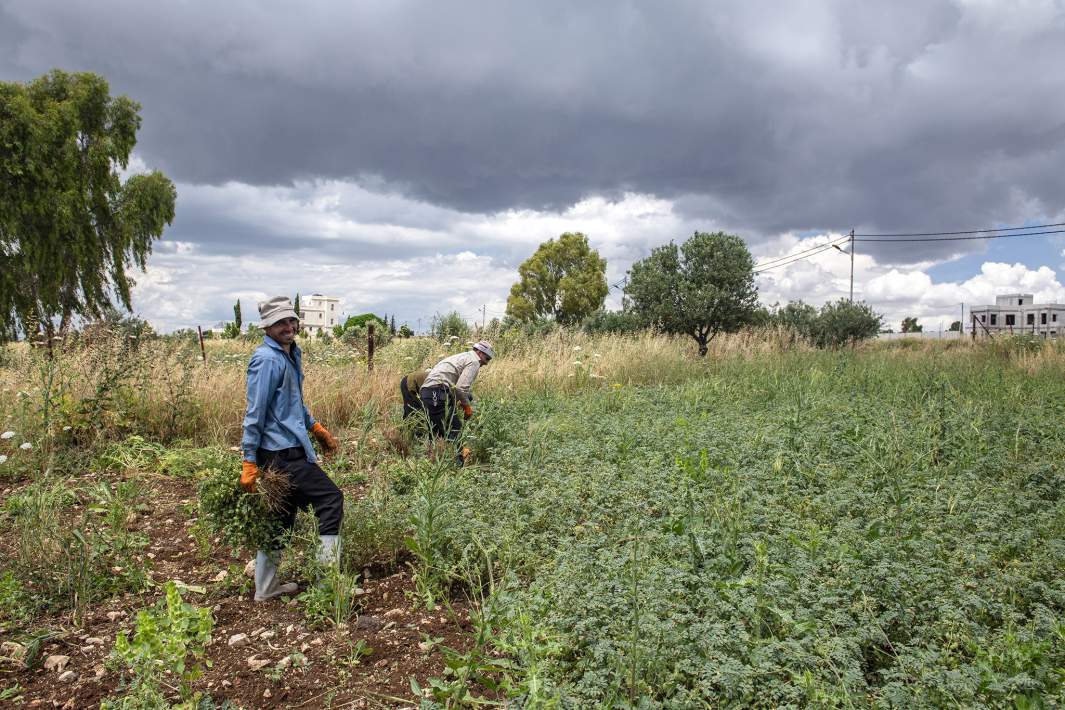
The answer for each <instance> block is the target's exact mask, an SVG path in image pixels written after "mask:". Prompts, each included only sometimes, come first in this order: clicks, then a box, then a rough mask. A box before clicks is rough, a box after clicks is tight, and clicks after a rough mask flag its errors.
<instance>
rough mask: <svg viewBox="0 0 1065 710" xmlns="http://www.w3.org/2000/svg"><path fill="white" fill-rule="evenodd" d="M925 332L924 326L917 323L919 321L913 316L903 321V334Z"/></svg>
mask: <svg viewBox="0 0 1065 710" xmlns="http://www.w3.org/2000/svg"><path fill="white" fill-rule="evenodd" d="M923 330H924V326H922V325H921V324H920V323H918V322H917V319H916V318H914V317H913V316H909V317H907V318H903V319H902V332H903V333H920V332H921V331H923Z"/></svg>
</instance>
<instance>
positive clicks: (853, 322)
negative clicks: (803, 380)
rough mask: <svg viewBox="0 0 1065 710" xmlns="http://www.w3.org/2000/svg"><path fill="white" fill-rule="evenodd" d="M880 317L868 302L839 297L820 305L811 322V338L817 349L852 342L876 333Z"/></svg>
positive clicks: (854, 342) (878, 328)
mask: <svg viewBox="0 0 1065 710" xmlns="http://www.w3.org/2000/svg"><path fill="white" fill-rule="evenodd" d="M882 320H883V317H882V316H880V315H879V314H877V313H875V312H874V311H873V309H872V308H870V307H869V305H868V304H866V303H863V302H858V303H854V302H853V301H849V300H847V299H846V298H841V299H839V300H838V301H836V302H835V303H826V304H825V305H823V306H821V312H820V313H819V314H818V315H817V320H816V321H814V327H813V333H812V339H813V341H814V344H815V345H817V347H819V348H838V347H841V346H843V345H854V344H856V343H858V342H859V341H862V340H866V339H868V338H873V337H875V336H876V334H877V333H879V332H880V323H881V321H882Z"/></svg>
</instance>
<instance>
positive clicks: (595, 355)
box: [592, 353, 603, 357]
mask: <svg viewBox="0 0 1065 710" xmlns="http://www.w3.org/2000/svg"><path fill="white" fill-rule="evenodd" d="M592 357H603V356H602V355H600V354H599V353H592Z"/></svg>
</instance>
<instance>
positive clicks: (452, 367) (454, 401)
mask: <svg viewBox="0 0 1065 710" xmlns="http://www.w3.org/2000/svg"><path fill="white" fill-rule="evenodd" d="M495 356H496V353H495V350H493V349H492V346H491V345H490V344H489V343H488V341H486V340H482V341H480V342H478V343H475V344H474V346H473V349H471V350H467V351H466V352H464V353H459V354H458V355H452V356H451V357H446V358H444V359H443V360H441V361H440V362H438V363H436V366H435V367H434V368H433V369H432V370H430V371H429V374H428V375H427V376H426V378H425V382H424V383H423V384H422V388H421V390H420V391H419V393H418V394H419V397H420V399H421V401H422V406H424V407H425V411H426V413H427V414H428V415H429V426H430V429H431V431H432V434H433V436H442V437H445V438H446V439H447V440H448V441H454V440H455V438H456V437H457V436H458V433H459V430H460V429H461V428H462V422H461V421H460V420H459V417H458V410H459V407H461V408H462V411H463V413H464V414H465V415H466V418H467V419H469V418H470V417H472V416H473V393H472V392H471V391H470V388H471V387H472V386H473V381H474V380H475V379H476V378H477V373H478V372H480V370H481V368H482V367H483V366H485V365H487V364H488V363H489V362H491V360H492V358H494V357H495ZM456 460H457V462H458V464H459V465H460V466H461V465H462V463H463V455H462V453H461V452H459V453H458V454H457V456H456Z"/></svg>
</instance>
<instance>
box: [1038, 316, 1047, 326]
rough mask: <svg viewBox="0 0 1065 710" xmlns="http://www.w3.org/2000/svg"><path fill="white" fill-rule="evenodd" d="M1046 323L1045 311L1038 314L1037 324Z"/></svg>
mask: <svg viewBox="0 0 1065 710" xmlns="http://www.w3.org/2000/svg"><path fill="white" fill-rule="evenodd" d="M1046 324H1047V314H1046V313H1040V314H1039V325H1046Z"/></svg>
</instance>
